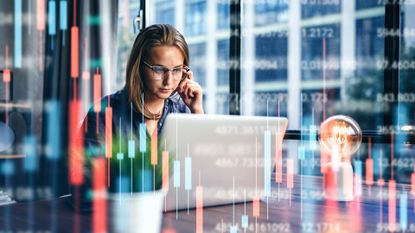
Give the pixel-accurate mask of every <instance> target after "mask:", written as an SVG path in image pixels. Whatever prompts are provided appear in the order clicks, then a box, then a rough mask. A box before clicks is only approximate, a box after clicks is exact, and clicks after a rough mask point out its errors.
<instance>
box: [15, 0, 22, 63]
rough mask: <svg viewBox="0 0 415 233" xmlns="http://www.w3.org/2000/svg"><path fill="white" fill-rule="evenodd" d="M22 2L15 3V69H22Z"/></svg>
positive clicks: (20, 0) (18, 0) (16, 1)
mask: <svg viewBox="0 0 415 233" xmlns="http://www.w3.org/2000/svg"><path fill="white" fill-rule="evenodd" d="M22 30H23V26H22V0H15V1H14V67H16V68H21V67H22V45H23V41H22Z"/></svg>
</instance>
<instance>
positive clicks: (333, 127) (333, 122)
mask: <svg viewBox="0 0 415 233" xmlns="http://www.w3.org/2000/svg"><path fill="white" fill-rule="evenodd" d="M318 140H319V142H320V145H321V146H322V148H323V149H324V150H325V151H326V152H328V153H330V154H332V155H334V154H335V155H338V156H339V158H340V159H342V158H347V157H349V156H350V155H352V154H353V153H355V152H356V151H357V150H358V149H359V146H360V144H361V143H362V130H361V129H360V127H359V124H357V122H356V121H355V120H353V118H351V117H349V116H345V115H335V116H332V117H329V118H327V119H326V120H325V121H324V122H323V123H321V126H320V131H319V134H318Z"/></svg>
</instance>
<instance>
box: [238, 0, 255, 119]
mask: <svg viewBox="0 0 415 233" xmlns="http://www.w3.org/2000/svg"><path fill="white" fill-rule="evenodd" d="M243 4H244V6H243V7H242V9H243V11H242V12H241V13H242V19H245V20H242V21H243V22H242V23H243V25H242V26H243V27H242V32H243V33H241V35H242V36H243V43H244V46H243V48H245V50H244V51H242V54H243V55H242V64H243V66H242V67H241V68H242V69H243V70H242V77H243V78H242V80H243V83H242V85H243V89H242V92H241V94H242V96H241V97H242V98H241V100H242V102H241V108H242V110H243V112H242V114H243V115H254V114H255V109H254V101H255V66H254V63H255V33H254V30H253V29H254V22H255V13H254V10H255V3H254V1H246V2H244V3H243Z"/></svg>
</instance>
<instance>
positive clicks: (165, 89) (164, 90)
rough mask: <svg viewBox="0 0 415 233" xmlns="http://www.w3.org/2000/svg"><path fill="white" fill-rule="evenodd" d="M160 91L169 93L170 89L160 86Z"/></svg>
mask: <svg viewBox="0 0 415 233" xmlns="http://www.w3.org/2000/svg"><path fill="white" fill-rule="evenodd" d="M160 92H161V93H169V92H170V89H169V88H160Z"/></svg>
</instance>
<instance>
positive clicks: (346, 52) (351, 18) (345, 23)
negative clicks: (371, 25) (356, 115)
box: [340, 0, 356, 101]
mask: <svg viewBox="0 0 415 233" xmlns="http://www.w3.org/2000/svg"><path fill="white" fill-rule="evenodd" d="M355 1H356V0H348V1H341V3H342V7H341V9H342V14H341V17H342V19H341V33H340V38H341V40H340V56H341V57H340V62H341V63H340V64H341V71H340V83H341V84H340V85H341V90H340V97H341V100H342V101H345V100H347V96H346V95H347V93H346V88H345V87H346V79H347V78H350V77H351V76H352V75H353V72H354V67H355V65H354V63H355V56H356V55H355V47H356V46H355V43H356V17H355V5H356V2H355Z"/></svg>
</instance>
